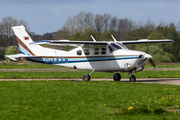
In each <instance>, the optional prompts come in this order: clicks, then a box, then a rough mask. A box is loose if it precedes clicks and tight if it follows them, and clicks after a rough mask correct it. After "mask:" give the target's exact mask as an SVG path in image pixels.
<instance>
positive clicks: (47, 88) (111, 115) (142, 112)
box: [0, 80, 180, 120]
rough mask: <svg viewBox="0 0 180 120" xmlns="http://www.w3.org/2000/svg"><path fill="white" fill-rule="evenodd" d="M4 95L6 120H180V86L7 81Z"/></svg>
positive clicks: (0, 100) (1, 110)
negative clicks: (170, 110) (169, 110)
mask: <svg viewBox="0 0 180 120" xmlns="http://www.w3.org/2000/svg"><path fill="white" fill-rule="evenodd" d="M0 95H1V97H0V104H1V105H0V119H2V120H6V119H13V120H15V119H17V120H19V119H33V120H34V119H38V120H40V119H41V120H52V119H57V120H59V119H61V120H116V119H117V120H118V119H131V120H140V119H141V120H145V119H148V120H159V119H163V120H172V119H175V120H179V119H180V117H179V116H180V115H179V114H180V112H179V111H176V110H177V109H180V102H179V100H180V87H179V86H174V85H161V84H141V83H127V82H125V83H123V82H106V81H102V82H78V81H48V80H46V81H16V82H12V81H3V82H1V84H0ZM168 109H176V110H173V111H172V112H168V111H167V110H168Z"/></svg>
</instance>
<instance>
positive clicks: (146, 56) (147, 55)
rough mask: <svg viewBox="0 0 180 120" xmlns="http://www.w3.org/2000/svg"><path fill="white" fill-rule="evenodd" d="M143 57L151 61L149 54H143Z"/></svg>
mask: <svg viewBox="0 0 180 120" xmlns="http://www.w3.org/2000/svg"><path fill="white" fill-rule="evenodd" d="M144 57H145V58H147V59H151V58H152V56H151V55H149V54H145V55H144Z"/></svg>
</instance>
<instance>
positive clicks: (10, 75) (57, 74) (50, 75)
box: [0, 71, 180, 79]
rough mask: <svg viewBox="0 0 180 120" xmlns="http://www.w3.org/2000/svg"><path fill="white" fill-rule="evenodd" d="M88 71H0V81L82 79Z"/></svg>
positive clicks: (168, 74) (163, 74) (158, 74)
mask: <svg viewBox="0 0 180 120" xmlns="http://www.w3.org/2000/svg"><path fill="white" fill-rule="evenodd" d="M89 73H90V71H36V72H33V71H30V72H28V71H25V72H17V71H12V72H3V71H0V79H42V78H44V79H61V78H67V79H68V78H82V76H83V75H84V74H89ZM134 75H135V76H136V78H137V79H138V78H180V72H179V71H141V72H139V73H134ZM129 76H130V75H128V73H121V77H122V78H129ZM91 78H110V79H112V78H113V73H104V72H94V73H93V74H91Z"/></svg>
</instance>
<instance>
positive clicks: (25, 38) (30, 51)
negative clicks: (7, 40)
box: [12, 26, 41, 56]
mask: <svg viewBox="0 0 180 120" xmlns="http://www.w3.org/2000/svg"><path fill="white" fill-rule="evenodd" d="M12 29H13V31H14V34H15V36H16V39H17V42H18V45H19V48H20V50H21V52H22V53H23V54H25V55H31V56H34V55H35V51H36V50H38V49H39V47H41V46H39V45H37V46H30V45H29V43H32V42H33V40H32V39H31V37H30V36H29V34H28V33H27V32H26V30H25V27H24V26H15V27H12Z"/></svg>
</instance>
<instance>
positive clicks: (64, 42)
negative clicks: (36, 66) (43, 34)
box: [30, 40, 108, 46]
mask: <svg viewBox="0 0 180 120" xmlns="http://www.w3.org/2000/svg"><path fill="white" fill-rule="evenodd" d="M40 44H51V45H53V44H54V45H63V46H64V45H72V46H80V45H107V44H108V43H107V42H98V41H97V42H94V41H69V40H42V41H36V42H32V43H30V45H40Z"/></svg>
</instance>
